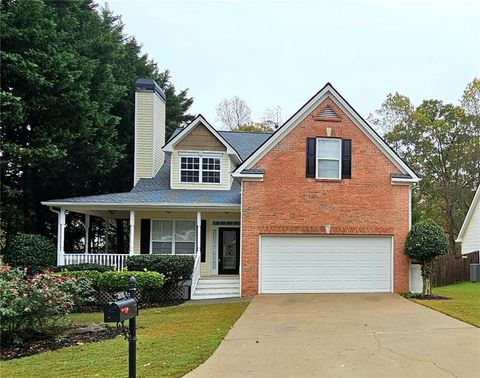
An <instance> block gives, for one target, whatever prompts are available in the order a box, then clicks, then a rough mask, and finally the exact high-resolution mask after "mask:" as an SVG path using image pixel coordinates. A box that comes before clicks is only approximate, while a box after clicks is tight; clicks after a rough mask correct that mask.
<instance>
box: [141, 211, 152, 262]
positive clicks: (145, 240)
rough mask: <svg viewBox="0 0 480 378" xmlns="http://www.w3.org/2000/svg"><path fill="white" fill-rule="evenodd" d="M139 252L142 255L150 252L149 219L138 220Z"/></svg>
mask: <svg viewBox="0 0 480 378" xmlns="http://www.w3.org/2000/svg"><path fill="white" fill-rule="evenodd" d="M140 253H141V254H142V255H148V254H149V253H150V219H142V220H141V221H140Z"/></svg>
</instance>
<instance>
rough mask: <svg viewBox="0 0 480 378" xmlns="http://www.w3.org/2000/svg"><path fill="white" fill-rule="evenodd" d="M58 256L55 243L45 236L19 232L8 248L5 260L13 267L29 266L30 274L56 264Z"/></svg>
mask: <svg viewBox="0 0 480 378" xmlns="http://www.w3.org/2000/svg"><path fill="white" fill-rule="evenodd" d="M56 256H57V252H56V247H55V244H54V243H53V242H52V241H51V240H50V239H48V238H46V237H45V236H42V235H36V234H19V235H17V236H15V237H14V238H13V239H12V241H11V242H10V244H9V245H8V247H7V248H6V250H5V255H4V262H5V263H6V264H9V265H11V266H13V267H18V268H22V269H23V268H27V272H28V274H35V273H39V272H41V271H42V270H44V269H45V268H49V267H52V266H54V265H55V262H56V259H57V257H56Z"/></svg>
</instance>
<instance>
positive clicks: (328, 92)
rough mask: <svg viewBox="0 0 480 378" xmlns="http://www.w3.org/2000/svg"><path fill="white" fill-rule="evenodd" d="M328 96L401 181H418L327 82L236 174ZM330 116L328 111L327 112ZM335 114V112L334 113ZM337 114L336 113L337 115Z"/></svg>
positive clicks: (267, 149) (251, 163)
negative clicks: (396, 172)
mask: <svg viewBox="0 0 480 378" xmlns="http://www.w3.org/2000/svg"><path fill="white" fill-rule="evenodd" d="M327 98H329V99H330V100H331V101H333V102H334V103H335V105H337V106H338V107H339V109H341V111H342V112H344V113H345V114H346V115H347V116H348V117H349V118H350V119H351V120H352V121H353V122H354V123H355V125H356V126H357V127H358V128H359V129H360V130H361V131H362V132H363V133H364V134H365V135H366V136H367V137H368V138H369V139H370V140H371V141H372V142H373V143H374V144H375V145H376V146H377V147H378V148H379V149H380V150H381V151H382V152H383V154H384V155H385V156H386V157H387V158H388V159H389V160H390V161H391V162H392V163H393V164H394V165H395V166H396V167H397V168H398V169H399V170H400V172H402V173H404V174H408V175H409V176H410V179H408V180H402V182H405V183H407V182H418V181H419V180H420V179H419V178H418V176H417V175H416V174H415V172H413V170H412V169H411V168H410V167H408V165H407V164H406V163H405V162H404V161H403V160H402V159H401V158H400V157H399V156H398V155H397V154H396V153H395V152H394V151H393V150H392V148H391V147H390V146H388V145H387V144H386V143H385V141H384V140H383V139H382V138H381V137H380V136H379V135H378V134H377V133H376V132H375V130H373V129H372V127H371V126H370V125H368V123H367V122H366V121H365V120H364V119H363V118H362V117H361V116H360V115H359V114H358V113H357V112H356V111H355V109H353V107H352V106H351V105H350V104H349V103H348V102H347V101H346V100H345V99H344V98H343V97H342V96H341V95H340V94H339V93H338V92H337V91H336V90H335V88H334V87H333V86H332V85H331V84H330V83H327V84H326V85H325V86H324V87H323V88H322V89H321V90H320V91H319V92H317V93H316V94H315V95H314V96H313V97H312V98H311V99H310V100H308V101H307V103H306V104H305V105H303V106H302V107H301V108H300V109H299V110H298V111H297V112H296V113H295V114H293V115H292V116H291V117H290V118H289V119H288V120H287V121H286V122H285V123H284V124H283V125H282V126H281V127H280V128H279V129H277V131H275V133H274V134H272V136H271V137H270V138H269V139H268V140H267V141H265V142H264V143H263V144H262V145H261V146H260V147H259V148H258V149H257V150H256V151H254V152H253V153H252V154H251V155H250V156H249V157H248V158H247V159H246V160H245V161H244V162H243V163H242V164H241V165H240V166H239V167H238V168H237V169H236V170H235V174H236V176H239V175H241V173H242V171H243V170H246V169H251V168H252V167H253V166H254V165H255V163H257V162H258V161H259V160H260V159H261V158H262V157H263V156H264V155H265V154H266V153H267V152H268V151H270V150H271V149H272V148H273V147H274V146H275V145H276V144H277V143H278V142H279V141H280V140H282V139H283V138H284V137H285V136H286V135H287V134H288V133H289V132H290V131H291V130H292V129H293V128H295V127H296V126H297V125H298V124H299V123H300V122H301V121H302V120H303V119H304V118H305V117H306V116H307V115H309V114H310V113H311V112H312V111H314V109H316V108H317V107H318V106H319V105H320V104H321V103H322V102H323V101H325V100H326V99H327ZM327 113H328V115H329V116H332V114H331V113H330V112H327ZM335 114H336V113H335ZM337 116H338V115H337Z"/></svg>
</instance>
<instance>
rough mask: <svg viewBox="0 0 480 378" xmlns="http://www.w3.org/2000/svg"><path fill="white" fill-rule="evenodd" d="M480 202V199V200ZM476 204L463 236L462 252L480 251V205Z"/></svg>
mask: <svg viewBox="0 0 480 378" xmlns="http://www.w3.org/2000/svg"><path fill="white" fill-rule="evenodd" d="M479 202H480V201H479ZM479 202H477V203H476V204H475V209H473V213H472V216H471V218H470V221H469V222H468V225H467V228H466V229H465V233H464V235H463V238H462V253H469V252H474V251H480V206H479Z"/></svg>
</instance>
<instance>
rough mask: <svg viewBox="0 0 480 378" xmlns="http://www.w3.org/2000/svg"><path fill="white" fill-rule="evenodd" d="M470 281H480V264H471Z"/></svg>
mask: <svg viewBox="0 0 480 378" xmlns="http://www.w3.org/2000/svg"><path fill="white" fill-rule="evenodd" d="M470 281H472V282H478V281H480V264H470Z"/></svg>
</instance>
